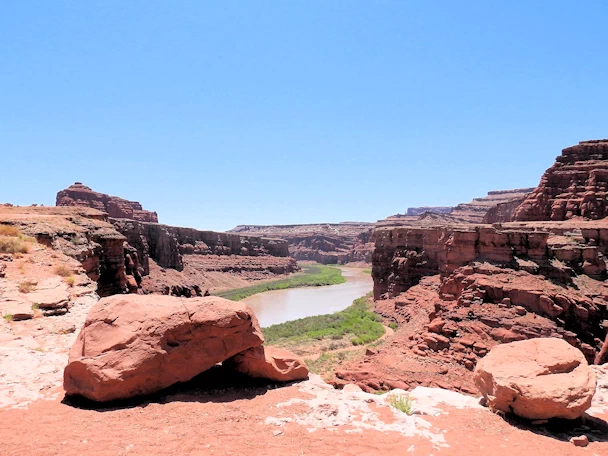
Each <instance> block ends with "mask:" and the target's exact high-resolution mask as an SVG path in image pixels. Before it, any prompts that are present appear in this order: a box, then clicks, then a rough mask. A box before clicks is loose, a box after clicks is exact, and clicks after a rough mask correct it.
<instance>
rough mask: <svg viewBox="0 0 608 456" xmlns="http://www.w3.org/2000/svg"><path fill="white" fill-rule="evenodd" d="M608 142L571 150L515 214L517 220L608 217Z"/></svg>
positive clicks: (557, 161)
mask: <svg viewBox="0 0 608 456" xmlns="http://www.w3.org/2000/svg"><path fill="white" fill-rule="evenodd" d="M607 200H608V139H602V140H593V141H581V142H580V143H579V144H578V145H576V146H572V147H567V148H565V149H564V150H562V154H561V155H560V156H558V157H557V158H556V161H555V164H554V165H553V166H552V167H551V168H549V169H548V170H547V171H546V172H545V174H543V176H542V178H541V180H540V183H539V185H538V187H536V189H535V190H534V191H533V192H532V193H531V194H530V195H528V196H527V197H526V198H525V200H524V201H523V202H522V203H521V205H520V206H519V207H518V208H517V209H516V210H515V213H514V214H513V219H514V220H520V221H537V220H568V219H571V218H575V217H583V218H585V219H591V220H597V219H601V218H604V217H606V216H607V215H608V210H607V209H606V202H607Z"/></svg>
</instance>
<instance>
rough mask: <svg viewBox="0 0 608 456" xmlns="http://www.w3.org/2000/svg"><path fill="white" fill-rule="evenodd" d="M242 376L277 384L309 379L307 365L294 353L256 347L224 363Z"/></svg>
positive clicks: (273, 348) (274, 348)
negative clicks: (264, 379) (271, 381)
mask: <svg viewBox="0 0 608 456" xmlns="http://www.w3.org/2000/svg"><path fill="white" fill-rule="evenodd" d="M224 365H225V366H228V367H231V368H233V369H234V370H236V371H238V372H240V373H241V374H245V375H248V376H250V377H256V378H266V379H268V380H273V381H275V382H290V381H294V380H303V379H305V378H308V367H307V366H306V363H304V361H303V360H302V359H300V358H298V357H297V356H296V355H294V354H293V353H291V352H289V351H287V350H282V349H280V348H276V347H262V346H259V347H255V348H250V349H249V350H245V351H244V352H242V353H239V354H238V355H236V356H234V357H232V358H230V359H229V360H227V361H226V362H225V363H224Z"/></svg>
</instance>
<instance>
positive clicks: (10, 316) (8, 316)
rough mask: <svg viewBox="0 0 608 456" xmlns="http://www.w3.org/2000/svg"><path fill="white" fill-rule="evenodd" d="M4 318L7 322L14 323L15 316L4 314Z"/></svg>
mask: <svg viewBox="0 0 608 456" xmlns="http://www.w3.org/2000/svg"><path fill="white" fill-rule="evenodd" d="M3 317H4V319H5V320H6V321H13V314H4V316H3Z"/></svg>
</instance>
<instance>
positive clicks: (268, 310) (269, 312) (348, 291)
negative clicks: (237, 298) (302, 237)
mask: <svg viewBox="0 0 608 456" xmlns="http://www.w3.org/2000/svg"><path fill="white" fill-rule="evenodd" d="M337 268H339V269H340V270H341V271H342V275H343V276H344V278H345V279H346V282H345V283H342V284H339V285H329V286H315V287H305V288H289V289H284V290H275V291H267V292H264V293H259V294H255V295H253V296H249V297H248V298H245V299H243V301H242V302H244V303H246V304H247V305H249V306H250V307H251V308H253V310H254V311H255V313H256V315H257V317H258V319H259V320H260V325H261V326H262V327H267V326H271V325H275V324H278V323H284V322H286V321H290V320H297V319H299V318H304V317H310V316H313V315H323V314H330V313H333V312H337V311H339V310H343V309H346V308H347V307H348V306H350V305H351V304H352V302H353V300H355V299H357V298H360V297H361V296H364V295H365V294H367V293H369V292H370V291H371V290H372V288H373V282H372V278H371V276H370V275H369V274H366V273H365V272H364V271H363V270H362V269H361V268H351V267H346V266H337Z"/></svg>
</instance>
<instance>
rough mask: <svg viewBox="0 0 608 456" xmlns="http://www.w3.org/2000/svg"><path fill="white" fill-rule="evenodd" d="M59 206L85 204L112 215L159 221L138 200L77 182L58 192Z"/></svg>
mask: <svg viewBox="0 0 608 456" xmlns="http://www.w3.org/2000/svg"><path fill="white" fill-rule="evenodd" d="M56 204H57V206H84V207H92V208H94V209H98V210H100V211H103V212H107V213H108V215H109V216H110V217H115V218H125V219H132V220H139V221H141V222H153V223H158V215H157V214H156V212H150V211H146V210H144V209H143V208H142V206H141V204H140V203H138V202H137V201H129V200H126V199H123V198H119V197H117V196H109V195H106V194H104V193H98V192H95V191H93V190H91V189H90V188H89V187H87V186H86V185H83V184H82V183H80V182H76V183H75V184H73V185H70V186H69V187H68V188H66V189H65V190H61V191H60V192H58V193H57V201H56Z"/></svg>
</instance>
